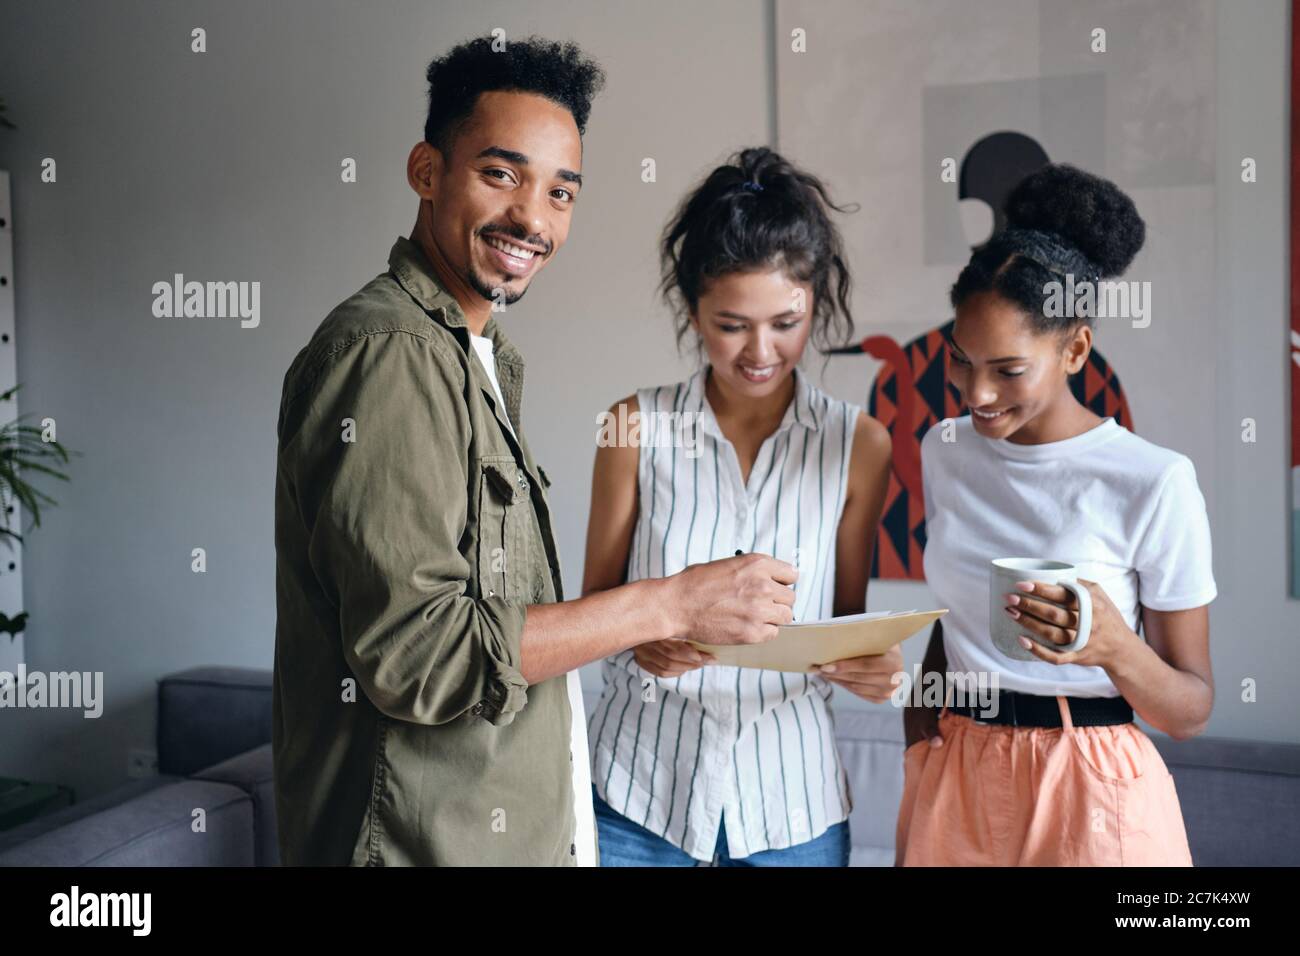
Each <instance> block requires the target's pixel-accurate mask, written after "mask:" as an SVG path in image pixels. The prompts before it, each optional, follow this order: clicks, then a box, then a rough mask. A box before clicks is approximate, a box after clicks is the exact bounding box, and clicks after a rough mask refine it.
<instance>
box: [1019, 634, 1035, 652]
mask: <svg viewBox="0 0 1300 956" xmlns="http://www.w3.org/2000/svg"><path fill="white" fill-rule="evenodd" d="M1020 646H1021V647H1023V648H1024V649H1025V650H1029V648H1030V647H1031V646H1032V645H1031V644H1030V643H1029V638H1027V637H1025V635H1023V634H1021V635H1020Z"/></svg>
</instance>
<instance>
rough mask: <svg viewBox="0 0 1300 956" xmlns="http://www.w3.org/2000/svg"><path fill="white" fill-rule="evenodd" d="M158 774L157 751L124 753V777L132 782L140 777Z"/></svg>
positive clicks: (139, 750)
mask: <svg viewBox="0 0 1300 956" xmlns="http://www.w3.org/2000/svg"><path fill="white" fill-rule="evenodd" d="M157 774H158V751H156V750H144V749H137V750H128V751H127V753H126V775H127V776H128V777H130V778H131V779H132V780H138V779H140V778H141V777H154V776H157Z"/></svg>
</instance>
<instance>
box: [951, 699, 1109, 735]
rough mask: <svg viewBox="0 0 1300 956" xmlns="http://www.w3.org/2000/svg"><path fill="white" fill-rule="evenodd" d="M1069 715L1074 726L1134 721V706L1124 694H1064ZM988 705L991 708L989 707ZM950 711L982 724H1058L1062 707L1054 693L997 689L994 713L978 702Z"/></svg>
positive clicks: (1012, 725) (1055, 725)
mask: <svg viewBox="0 0 1300 956" xmlns="http://www.w3.org/2000/svg"><path fill="white" fill-rule="evenodd" d="M1065 702H1066V704H1067V705H1068V706H1069V708H1070V719H1071V720H1072V721H1074V726H1076V727H1105V726H1109V725H1111V724H1127V723H1132V721H1133V708H1132V707H1130V706H1129V702H1128V701H1127V700H1125V699H1124V698H1123V697H1066V698H1065ZM990 709H991V708H990ZM948 712H949V713H953V714H957V715H959V716H961V717H969V718H971V720H976V721H979V722H980V723H982V724H1004V725H1007V726H1011V727H1060V726H1061V709H1060V707H1059V706H1058V705H1057V703H1056V698H1055V697H1045V696H1043V695H1041V694H1022V693H1020V692H1019V691H1014V690H1003V691H999V692H998V700H997V716H996V717H987V716H985V715H984V708H983V707H981V706H979V705H978V704H977V705H976V706H973V707H971V706H965V707H949V708H948Z"/></svg>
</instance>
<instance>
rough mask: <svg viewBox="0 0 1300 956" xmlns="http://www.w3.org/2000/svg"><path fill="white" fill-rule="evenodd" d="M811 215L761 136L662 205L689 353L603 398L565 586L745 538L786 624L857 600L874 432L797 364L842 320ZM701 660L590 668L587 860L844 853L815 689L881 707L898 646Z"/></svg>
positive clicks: (686, 653) (834, 274) (807, 185)
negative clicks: (577, 548)
mask: <svg viewBox="0 0 1300 956" xmlns="http://www.w3.org/2000/svg"><path fill="white" fill-rule="evenodd" d="M831 210H836V211H843V210H841V209H840V207H838V206H834V205H833V204H832V203H831V202H830V200H829V199H828V198H827V194H826V190H825V188H824V187H823V186H822V184H821V183H820V182H819V181H818V180H817V179H816V178H815V177H814V176H812V175H810V174H808V173H806V172H803V171H801V170H799V169H797V168H796V167H794V166H792V165H791V164H790V163H788V162H787V161H786V160H784V159H783V158H782V157H781V156H779V155H778V154H776V153H774V152H772V151H771V150H770V149H762V148H759V149H746V150H744V151H743V152H740V153H739V154H737V155H736V156H733V157H732V159H731V160H730V161H729V162H728V163H727V164H725V165H723V166H720V167H718V168H717V169H714V170H713V171H712V172H711V173H710V174H709V175H708V176H707V177H706V178H705V180H704V182H703V183H702V184H701V185H700V186H699V187H698V188H697V189H695V190H694V191H693V192H692V193H691V194H690V195H689V196H688V197H687V198H686V199H685V200H684V201H683V203H682V204H681V207H680V208H679V209H678V211H677V213H676V215H675V216H674V218H673V220H672V222H671V223H670V224H669V225H668V227H667V229H666V231H665V233H664V236H663V240H662V246H661V254H662V266H663V287H662V289H663V293H664V296H665V298H666V299H667V301H668V303H669V305H670V306H672V307H674V309H675V311H676V312H677V335H678V341H679V343H680V342H681V340H682V339H683V338H684V337H685V336H687V335H688V334H689V335H690V336H691V337H692V338H694V339H696V340H697V342H698V344H699V346H700V350H701V352H702V357H703V358H704V359H705V360H706V361H705V362H704V363H703V364H702V367H701V368H700V369H699V371H697V372H696V373H695V374H693V375H692V376H690V378H688V379H687V380H686V381H684V382H680V383H674V384H670V385H661V386H659V387H657V388H656V387H649V388H642V389H640V390H639V391H637V392H636V393H635V394H633V395H629V396H628V397H627V398H625V399H623V400H622V401H620V402H618V403H616V404H615V405H614V406H613V407H611V408H610V410H609V416H610V418H609V420H610V421H618V422H623V421H632V420H636V421H638V422H639V429H638V433H636V434H635V437H633V436H634V433H633V432H632V430H631V429H629V431H628V441H627V442H626V443H624V444H623V445H621V446H620V445H619V444H617V443H615V442H608V443H606V442H602V443H601V445H602V447H600V448H598V450H597V453H596V463H595V474H594V478H593V481H592V494H591V518H590V521H589V523H588V525H587V555H586V570H585V573H584V576H583V593H584V594H588V593H591V592H593V591H599V590H604V589H607V588H612V587H616V586H617V585H619V584H622V583H623V582H624V581H633V580H638V579H641V578H647V577H661V576H665V575H669V574H674V573H676V572H678V571H680V570H682V569H683V568H685V567H686V566H687V565H689V564H695V563H698V562H703V561H711V560H714V559H721V558H729V557H730V558H733V559H734V560H736V561H747V560H754V559H753V557H752V554H753V553H762V554H768V555H773V556H775V557H777V558H779V559H781V560H783V561H786V562H789V563H790V564H792V565H794V566H795V567H796V569H797V572H798V576H797V580H796V581H795V582H794V584H793V587H794V591H795V601H794V608H793V615H794V620H796V621H804V620H814V619H817V618H821V617H829V616H831V615H832V614H850V613H855V612H861V611H862V610H863V609H864V607H865V604H866V591H867V577H868V574H869V569H870V567H871V547H872V544H873V542H874V540H875V535H876V524H877V522H878V521H879V518H880V511H881V507H882V505H883V502H884V496H885V490H886V487H887V482H888V475H889V462H890V443H889V433H888V432H887V431H886V429H885V428H884V426H882V425H881V424H880V423H879V422H877V421H876V420H875V419H872V418H869V417H868V416H867V414H866V412H865V411H864V410H863V409H861V408H860V407H858V406H857V405H853V404H851V403H849V402H844V401H839V400H837V399H834V398H832V397H831V396H830V395H828V394H826V393H825V392H823V391H822V390H821V389H819V388H817V387H816V386H814V385H813V384H812V382H810V381H809V379H808V377H807V375H806V374H805V372H804V371H803V369H802V368H801V367H800V363H801V361H802V359H803V357H804V349H805V346H806V345H807V343H808V341H809V339H811V340H812V341H813V343H814V345H815V346H817V347H818V348H819V349H821V350H825V349H827V348H830V347H833V346H836V345H839V344H842V343H843V342H845V341H847V340H848V339H849V338H850V336H851V334H852V327H853V326H852V319H851V317H850V314H849V308H848V291H849V288H850V285H849V282H850V280H849V270H848V267H847V266H846V264H845V262H844V254H843V251H842V248H843V247H842V242H841V240H840V236H839V234H838V231H837V230H836V227H835V225H834V224H833V223H832V221H831V218H830V212H831ZM664 423H666V424H664ZM732 597H733V596H732V595H730V594H724V593H719V594H718V595H717V600H718V601H720V602H725V601H728V600H730V599H732ZM712 661H713V658H712V657H710V656H709V655H707V654H705V653H702V652H700V651H697V650H695V649H694V648H693V647H692V646H691V645H690V644H687V643H686V642H684V641H659V642H654V643H650V644H641V645H638V646H637V647H636V648H635V649H633V650H630V651H627V652H625V653H623V654H619V655H616V656H614V657H611V658H609V659H608V660H606V661H605V663H604V677H605V687H604V692H603V693H602V694H601V697H600V701H599V703H598V704H597V706H596V709H595V712H594V713H593V715H592V718H591V722H590V736H591V740H592V742H593V749H594V752H595V753H594V763H593V768H592V788H593V790H594V791H595V793H594V798H595V808H596V824H597V827H598V829H599V837H600V859H601V865H602V866H692V865H700V864H704V863H708V862H711V861H715V862H716V863H717V864H718V865H722V866H773V865H776V866H845V865H847V863H848V859H849V832H848V816H849V810H850V808H851V806H852V804H851V801H850V797H849V792H848V783H847V779H846V776H845V774H844V770H843V768H842V766H841V764H840V759H839V755H838V754H837V752H836V745H835V733H834V725H833V723H832V718H831V712H830V707H829V701H830V698H831V694H832V691H833V689H834V686H835V685H837V684H838V685H839V686H841V687H844V688H846V689H848V690H849V691H851V692H852V693H854V694H857V695H859V696H861V697H863V698H866V699H867V700H873V701H884V700H886V699H887V698H888V697H889V694H890V691H891V690H892V685H891V683H890V677H891V675H892V674H894V672H896V671H898V670H901V668H902V655H901V653H900V652H899V651H898V649H897V648H895V649H893V650H892V651H891V652H890V653H888V654H883V655H878V656H873V657H862V658H855V659H851V660H844V661H838V662H836V663H835V664H834V665H831V666H828V669H826V670H824V671H823V673H821V674H793V673H790V674H787V673H780V672H776V671H766V670H756V669H753V668H740V667H731V666H723V665H718V664H714V663H712Z"/></svg>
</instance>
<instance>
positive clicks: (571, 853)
mask: <svg viewBox="0 0 1300 956" xmlns="http://www.w3.org/2000/svg"><path fill="white" fill-rule="evenodd" d="M577 855H578V848H577V846H575V845H574V844H572V843H570V844H569V856H577Z"/></svg>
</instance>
